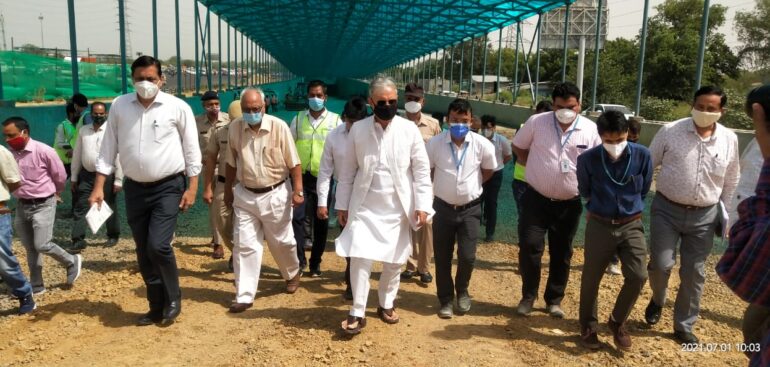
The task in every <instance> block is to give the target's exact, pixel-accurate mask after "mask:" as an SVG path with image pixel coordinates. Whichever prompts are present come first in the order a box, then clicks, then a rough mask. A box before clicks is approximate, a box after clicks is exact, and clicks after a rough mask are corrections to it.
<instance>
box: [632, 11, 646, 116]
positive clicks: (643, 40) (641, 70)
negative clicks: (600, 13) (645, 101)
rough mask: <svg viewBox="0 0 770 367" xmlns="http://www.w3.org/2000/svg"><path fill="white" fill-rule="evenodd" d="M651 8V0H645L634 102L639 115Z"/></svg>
mask: <svg viewBox="0 0 770 367" xmlns="http://www.w3.org/2000/svg"><path fill="white" fill-rule="evenodd" d="M649 9H650V0H644V15H642V19H643V21H642V37H641V39H640V40H639V42H640V43H641V45H640V46H641V47H639V67H638V68H637V74H636V101H635V102H634V115H635V116H639V109H640V107H641V104H642V79H643V78H644V52H645V51H646V49H647V16H648V11H649Z"/></svg>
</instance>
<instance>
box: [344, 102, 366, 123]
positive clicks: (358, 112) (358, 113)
mask: <svg viewBox="0 0 770 367" xmlns="http://www.w3.org/2000/svg"><path fill="white" fill-rule="evenodd" d="M367 115H368V111H367V109H366V100H365V99H363V98H362V97H359V96H355V97H353V98H351V99H350V100H348V101H347V102H346V103H345V107H344V108H343V109H342V116H345V118H347V119H349V120H351V121H358V120H363V119H364V118H366V116H367Z"/></svg>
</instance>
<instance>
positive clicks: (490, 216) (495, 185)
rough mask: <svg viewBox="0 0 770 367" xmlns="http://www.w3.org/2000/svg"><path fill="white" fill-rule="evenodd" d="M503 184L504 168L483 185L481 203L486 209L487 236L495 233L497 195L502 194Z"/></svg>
mask: <svg viewBox="0 0 770 367" xmlns="http://www.w3.org/2000/svg"><path fill="white" fill-rule="evenodd" d="M502 185H503V170H499V171H497V172H495V173H494V174H493V175H492V178H490V179H489V180H488V181H487V182H485V183H484V184H483V185H482V187H483V189H484V192H483V193H482V194H481V199H482V201H481V205H482V207H483V211H484V228H485V229H486V233H487V237H493V236H494V235H495V227H496V226H497V197H498V195H499V194H500V186H502Z"/></svg>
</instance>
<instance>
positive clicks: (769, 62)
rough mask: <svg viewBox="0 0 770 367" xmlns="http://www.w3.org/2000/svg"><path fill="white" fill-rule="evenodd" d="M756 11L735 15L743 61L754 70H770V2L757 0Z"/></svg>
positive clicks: (741, 12) (739, 52) (768, 0)
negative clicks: (769, 35) (769, 37)
mask: <svg viewBox="0 0 770 367" xmlns="http://www.w3.org/2000/svg"><path fill="white" fill-rule="evenodd" d="M756 2H757V4H756V7H755V8H754V10H751V11H738V12H736V13H735V30H736V32H737V33H738V39H739V40H741V43H742V46H741V47H740V49H739V51H738V56H740V58H741V61H742V62H743V63H744V65H745V66H746V67H748V68H749V69H752V70H758V69H759V70H763V69H764V70H766V69H768V68H770V39H768V34H770V0H756Z"/></svg>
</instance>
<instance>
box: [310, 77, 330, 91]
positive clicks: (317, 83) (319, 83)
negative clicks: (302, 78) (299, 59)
mask: <svg viewBox="0 0 770 367" xmlns="http://www.w3.org/2000/svg"><path fill="white" fill-rule="evenodd" d="M315 87H321V89H323V91H324V94H326V83H324V81H323V80H318V79H316V80H311V81H310V82H309V83H307V92H308V93H310V90H311V89H313V88H315Z"/></svg>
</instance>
